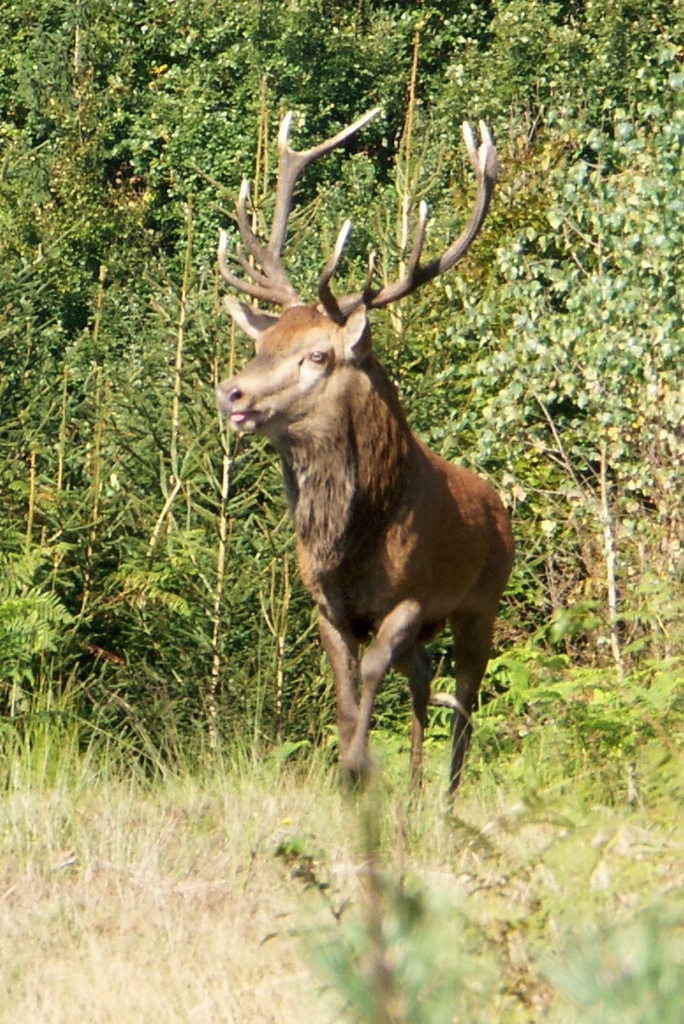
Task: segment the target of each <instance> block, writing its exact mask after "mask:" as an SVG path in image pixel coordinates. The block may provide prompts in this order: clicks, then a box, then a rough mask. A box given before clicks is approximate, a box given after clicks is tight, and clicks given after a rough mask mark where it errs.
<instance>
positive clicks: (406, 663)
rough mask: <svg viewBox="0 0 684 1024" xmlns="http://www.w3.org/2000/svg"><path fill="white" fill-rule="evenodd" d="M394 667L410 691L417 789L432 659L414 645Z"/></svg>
mask: <svg viewBox="0 0 684 1024" xmlns="http://www.w3.org/2000/svg"><path fill="white" fill-rule="evenodd" d="M396 667H397V668H398V669H399V671H400V672H402V673H403V674H404V675H405V676H406V678H407V679H408V684H409V689H410V690H411V702H412V704H413V714H412V716H411V785H412V786H413V787H414V788H417V787H418V786H420V783H421V774H422V768H423V738H424V736H425V729H426V727H427V708H428V703H429V701H430V681H431V680H432V659H431V658H430V655H429V654H428V652H427V651H426V650H425V648H424V647H423V646H422V644H414V646H413V647H412V648H411V649H410V651H407V652H406V654H405V655H404V656H403V658H400V659H399V660H398V661H397V662H396Z"/></svg>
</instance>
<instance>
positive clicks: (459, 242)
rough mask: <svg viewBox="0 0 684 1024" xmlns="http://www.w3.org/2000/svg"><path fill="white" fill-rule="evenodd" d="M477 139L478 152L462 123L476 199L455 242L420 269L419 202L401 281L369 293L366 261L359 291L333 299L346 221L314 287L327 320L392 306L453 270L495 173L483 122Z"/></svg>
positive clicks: (479, 219) (422, 218)
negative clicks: (333, 279)
mask: <svg viewBox="0 0 684 1024" xmlns="http://www.w3.org/2000/svg"><path fill="white" fill-rule="evenodd" d="M480 135H481V137H482V143H481V145H480V147H479V149H478V147H477V145H476V143H475V137H474V135H473V130H472V128H471V127H470V125H469V124H468V123H467V121H466V122H464V124H463V137H464V139H465V144H466V148H467V150H468V156H469V157H470V162H471V164H472V165H473V170H474V171H475V174H476V177H477V195H476V197H475V205H474V206H473V211H472V213H471V215H470V220H469V221H468V223H467V224H466V226H465V228H464V229H463V231H462V232H461V234H460V235H459V237H458V238H457V239H456V241H455V242H452V244H451V245H450V246H449V248H448V249H446V250H445V252H443V253H442V255H441V256H438V257H436V258H435V259H433V260H430V262H429V263H426V264H424V265H421V262H420V257H421V255H422V252H423V243H424V241H425V227H426V224H427V218H428V206H427V203H425V202H422V203H421V204H420V207H419V210H418V222H417V224H416V230H415V235H414V240H413V248H412V250H411V255H410V257H409V260H408V264H407V268H406V274H405V276H404V277H403V278H401V280H399V281H394V282H392V283H391V284H387V285H385V286H384V287H382V288H376V289H373V288H372V287H371V277H372V272H373V271H372V267H373V264H372V260H371V261H369V273H368V276H367V277H366V283H365V285H364V287H363V290H362V291H360V292H354V293H353V294H350V295H345V296H343V297H342V298H340V299H336V298H335V296H334V295H333V294H332V292H331V290H330V279H331V277H332V275H333V273H334V270H335V267H336V266H337V263H338V261H339V259H340V256H341V255H342V249H343V248H344V244H345V242H346V240H347V236H348V234H349V228H350V222H349V221H346V222H345V224H344V226H343V227H342V230H341V231H340V233H339V235H338V238H337V244H336V246H335V250H334V252H333V255H332V256H331V258H330V260H329V261H328V263H327V264H326V267H325V269H324V271H323V273H322V275H321V278H320V281H319V284H318V295H319V298H320V300H321V304H322V305H323V307H324V309H325V311H326V312H327V314H328V316H330V317H332V319H333V320H336V321H338V322H340V321H341V322H344V320H345V319H346V318H347V316H349V314H350V313H351V311H352V310H353V309H354V307H355V306H357V305H358V304H359V303H360V302H363V303H364V304H365V305H366V307H367V308H368V309H379V308H380V307H381V306H387V305H389V303H390V302H395V301H396V300H397V299H401V298H403V297H404V296H405V295H410V293H411V292H413V291H415V290H416V288H420V286H421V285H422V284H425V282H426V281H430V280H432V278H433V277H437V276H438V275H439V274H443V273H444V271H445V270H448V269H449V268H450V267H453V265H454V263H456V262H457V261H458V260H460V259H461V257H462V256H465V254H466V253H467V251H468V249H469V248H470V246H471V245H472V244H473V242H474V240H475V238H476V237H477V235H478V233H479V231H480V228H481V227H482V224H483V222H484V219H485V217H486V216H487V210H488V209H489V203H490V200H491V198H492V192H493V191H494V185H495V183H496V178H497V174H498V172H499V161H498V157H497V153H496V148H495V146H494V143H493V142H492V137H491V135H490V134H489V129H488V128H487V125H486V124H485V123H484V121H480Z"/></svg>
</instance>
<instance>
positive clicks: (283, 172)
mask: <svg viewBox="0 0 684 1024" xmlns="http://www.w3.org/2000/svg"><path fill="white" fill-rule="evenodd" d="M381 111H382V107H374V108H373V110H369V111H368V112H367V113H366V114H364V115H363V117H360V118H359V119H358V120H357V121H354V123H353V124H350V125H348V127H346V128H343V129H342V131H340V132H338V133H337V135H333V136H332V137H331V138H329V139H326V140H325V142H321V143H319V144H318V145H317V146H314V147H313V148H312V149H304V150H301V151H299V152H298V151H296V150H294V149H292V148H291V147H290V145H289V143H288V137H289V134H290V125H291V123H292V116H293V115H292V112H291V111H290V112H289V113H287V114H286V115H285V117H284V118H283V120H282V123H281V125H280V131H279V133H278V160H279V167H278V188H277V192H276V206H275V212H274V214H273V227H272V229H271V237H270V239H269V242H268V251H269V252H270V253H272V254H273V255H274V256H280V254H281V253H282V249H283V244H284V242H285V233H286V231H287V221H288V217H289V216H290V209H291V207H292V193H293V191H294V187H295V184H296V182H297V179H298V178H299V176H300V174H301V173H302V171H303V170H304V168H305V167H307V166H308V165H309V164H310V163H313V161H314V160H318V158H319V157H321V156H325V154H326V153H329V152H330V151H331V150H332V149H336V147H337V146H341V145H342V143H343V142H346V141H347V139H349V138H351V136H352V135H355V134H356V132H358V131H359V130H360V129H361V128H363V126H364V125H366V124H368V122H369V121H372V120H373V118H374V117H377V115H378V114H379V113H381Z"/></svg>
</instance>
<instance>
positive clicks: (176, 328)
mask: <svg viewBox="0 0 684 1024" xmlns="http://www.w3.org/2000/svg"><path fill="white" fill-rule="evenodd" d="M682 13H683V12H682V9H681V5H680V4H678V3H675V4H672V3H654V2H645V0H636V2H632V3H624V2H621V0H602V2H600V3H592V2H586V3H580V2H568V3H537V2H533V0H512V2H507V3H475V4H469V3H464V2H461V0H450V2H443V3H438V4H437V3H435V4H430V3H406V4H402V3H394V4H387V3H373V2H371V0H354V2H351V0H349V2H347V0H344V2H339V3H326V4H321V3H317V2H314V0H302V2H296V3H295V2H292V3H283V2H275V0H273V2H269V0H263V2H262V0H260V2H252V0H249V2H245V3H240V2H236V3H233V2H231V3H230V4H222V3H215V2H212V3H202V2H195V0H193V2H192V3H189V2H184V0H163V2H161V0H151V2H150V3H146V4H145V5H140V4H135V3H114V4H111V3H100V2H98V0H78V2H69V3H59V2H57V3H53V2H51V3H49V4H47V3H46V4H41V3H37V4H30V5H29V4H25V3H22V2H5V3H3V4H2V17H3V21H4V24H5V27H6V33H5V41H4V43H3V46H2V49H1V53H0V59H1V60H2V77H1V79H0V105H1V108H2V124H1V128H0V147H1V168H2V169H1V171H0V204H1V205H0V251H1V265H2V278H1V281H0V293H1V294H0V304H1V308H2V324H1V330H2V345H1V347H0V373H1V379H0V380H1V382H0V387H1V389H2V394H1V401H2V423H1V426H0V488H1V492H2V502H1V503H0V556H1V557H2V563H3V575H2V580H0V670H1V675H2V681H1V689H0V706H1V708H2V713H3V715H5V716H6V719H5V721H6V723H9V725H10V726H11V727H12V728H13V729H14V728H16V729H21V728H22V723H25V722H26V721H27V719H30V718H31V716H32V715H34V714H36V713H44V712H46V713H49V714H51V715H53V716H59V715H67V716H68V717H69V719H70V721H72V722H78V728H79V729H80V730H82V739H83V741H84V742H88V740H89V739H91V738H92V737H93V736H94V735H95V734H97V735H98V736H108V737H113V738H114V740H115V742H122V741H123V740H124V739H126V738H128V739H130V740H131V741H132V742H133V744H134V747H136V748H137V750H138V756H141V757H143V758H147V757H153V758H154V759H155V760H161V761H163V759H164V758H165V757H166V756H172V754H173V747H174V744H182V743H183V742H184V741H185V740H186V739H188V738H189V737H192V738H193V741H194V740H196V739H197V738H198V736H199V737H205V739H206V740H207V741H208V742H209V743H211V744H216V743H224V742H225V743H227V744H230V743H231V742H233V741H234V740H235V738H236V737H239V738H240V741H241V742H242V743H245V742H246V743H248V744H251V743H254V744H257V746H259V745H265V746H266V747H267V746H268V745H270V744H271V743H273V742H276V743H280V742H287V743H290V744H295V745H297V746H301V745H302V744H303V745H305V746H307V745H309V744H320V743H321V742H329V743H334V730H333V729H332V727H331V721H332V701H333V694H332V683H331V678H330V673H329V671H328V669H327V667H326V666H325V664H324V663H323V662H322V660H321V654H320V650H319V647H318V644H317V640H316V630H315V616H314V614H313V613H312V609H311V604H310V601H309V599H308V598H307V596H306V595H305V593H304V592H303V588H302V586H301V584H300V583H299V580H298V577H297V573H296V569H295V564H294V544H293V535H292V530H291V527H290V524H289V522H288V518H287V514H286V508H285V501H284V497H283V488H282V485H281V480H280V474H279V467H278V464H277V459H276V458H275V457H274V454H273V453H272V451H270V450H269V448H268V446H267V445H266V444H265V443H262V442H260V441H259V440H255V439H253V438H249V439H247V440H244V441H240V440H236V439H235V438H234V437H231V436H228V435H227V433H226V432H225V429H224V427H223V426H222V424H221V423H220V421H219V418H218V416H217V412H216V407H215V400H214V385H215V383H216V381H217V380H218V379H219V378H220V377H221V376H222V375H224V374H225V373H226V372H227V371H229V370H230V369H231V368H232V367H233V366H235V365H240V364H241V363H243V362H244V361H245V360H246V359H247V358H248V356H249V344H248V342H247V341H246V339H244V338H243V337H241V336H237V337H236V336H235V334H234V333H233V332H232V328H231V326H230V323H229V320H228V317H227V316H226V314H225V312H224V311H223V309H222V302H221V286H220V284H219V280H218V277H217V270H216V259H215V250H216V240H217V236H218V231H219V229H220V228H227V229H228V230H229V232H232V234H233V235H234V234H235V222H234V216H233V209H234V198H235V195H236V192H237V190H238V188H239V184H240V181H241V179H242V177H243V176H248V177H250V178H252V179H254V187H253V193H254V197H255V209H256V216H257V217H258V218H259V219H260V220H261V221H263V219H264V218H265V220H266V221H268V216H269V205H270V203H271V201H272V194H273V193H272V187H273V172H274V160H275V157H274V153H273V143H274V137H275V133H276V130H277V125H278V122H279V118H280V116H281V115H282V112H283V111H285V110H287V109H293V110H294V111H296V112H297V120H296V122H295V128H294V136H293V137H294V144H295V145H296V146H298V147H299V148H304V147H305V146H307V145H309V144H312V143H313V142H315V141H317V140H320V139H322V138H324V137H327V136H329V135H331V134H334V133H335V132H336V131H337V130H338V129H339V128H340V127H341V126H343V125H345V124H347V123H349V122H351V121H352V120H353V119H354V118H355V117H357V116H358V115H359V114H361V113H363V112H364V111H365V110H367V109H369V108H370V107H372V106H374V105H376V104H380V105H382V107H383V109H384V111H385V115H384V118H382V119H378V120H376V121H374V122H373V123H371V124H370V125H369V126H368V127H367V128H366V129H364V131H363V132H362V133H361V134H360V136H359V137H358V138H357V139H355V140H354V141H353V143H351V144H350V145H348V146H347V147H346V148H347V150H348V151H347V152H343V153H334V154H332V155H330V156H329V157H328V158H326V160H323V161H320V162H318V163H317V164H316V165H315V166H314V167H312V168H310V169H309V171H308V172H307V174H306V176H305V180H304V182H303V185H302V187H301V189H300V193H299V198H298V205H297V210H296V216H295V218H294V221H293V226H292V231H291V238H290V243H289V246H288V251H287V259H288V262H289V266H290V272H291V275H292V278H293V279H294V280H295V281H297V283H298V286H299V287H301V289H302V291H303V293H304V294H312V290H313V288H314V282H315V281H316V280H317V275H318V273H319V271H320V268H321V266H322V264H323V262H324V260H325V259H327V256H328V255H329V252H330V249H331V247H332V245H333V243H334V239H335V237H336V234H337V231H338V229H339V226H340V224H341V222H342V221H343V219H344V218H346V217H347V216H350V217H352V219H353V222H354V230H353V234H352V239H351V242H350V244H349V246H348V252H347V255H346V257H345V260H344V262H343V265H342V268H341V273H340V275H339V276H340V277H341V281H340V285H341V286H342V287H349V289H350V290H351V289H352V288H353V287H355V285H356V283H357V282H359V281H360V280H362V278H363V275H364V267H365V261H366V257H367V253H368V251H369V249H371V248H377V249H379V251H380V253H381V263H380V273H381V275H383V276H385V277H391V276H393V275H395V274H396V267H397V264H398V262H399V261H400V260H401V258H402V255H403V254H404V252H405V249H406V245H407V244H410V222H411V212H412V210H413V208H414V207H415V205H416V203H417V201H419V200H420V199H423V198H425V199H427V200H428V201H429V203H430V205H431V210H432V217H431V222H430V230H429V246H430V247H431V248H432V249H433V250H434V251H437V250H440V249H441V248H443V247H444V245H445V243H446V242H447V240H448V239H450V238H452V237H453V236H454V235H455V233H456V232H457V231H458V230H459V225H460V224H461V223H462V221H463V218H464V217H465V216H466V213H467V210H468V207H469V203H470V201H471V196H472V192H473V180H472V174H471V171H470V168H469V167H468V163H467V158H466V156H465V153H464V147H463V144H462V140H461V136H460V124H461V122H462V121H463V120H465V119H469V120H470V121H471V122H473V123H476V122H477V120H478V119H479V118H481V117H482V118H484V119H486V121H487V122H488V124H489V125H490V126H491V128H492V130H493V132H494V135H495V138H496V140H497V144H498V148H499V151H500V156H501V165H502V172H501V179H500V183H499V186H498V188H497V192H496V198H495V202H494V204H493V208H492V211H491V213H490V215H489V218H488V221H487V225H486V228H485V231H484V232H483V235H482V237H481V238H480V239H478V242H477V244H476V246H475V247H474V248H473V250H472V252H471V253H470V254H469V256H468V258H467V260H466V261H464V263H463V264H461V265H460V266H459V267H458V268H457V270H456V271H455V272H454V273H451V274H448V275H446V276H445V277H444V279H442V280H440V281H439V282H438V283H436V284H434V285H433V286H431V287H430V288H429V289H426V290H425V292H424V293H423V294H420V295H417V296H414V297H412V298H410V299H409V300H408V301H407V302H405V303H403V304H402V307H401V309H399V310H396V311H392V312H388V313H386V314H385V313H380V314H378V315H376V316H375V317H374V337H375V344H376V348H377V350H378V352H379V354H380V356H381V358H382V359H383V360H384V361H385V362H386V363H387V364H388V365H389V367H390V369H391V372H392V375H393V377H394V378H395V379H396V380H397V381H398V383H399V387H400V390H401V394H402V398H403V401H404V404H405V406H406V408H407V410H408V414H409V418H410V421H411V423H412V424H413V426H414V427H415V429H416V430H417V431H418V433H419V434H420V435H421V436H422V437H423V438H425V440H426V441H428V443H430V444H431V445H432V446H433V447H434V448H436V449H437V450H438V451H440V452H441V453H442V454H443V455H446V456H447V457H449V458H453V459H456V460H459V461H460V462H461V463H463V464H465V465H468V466H471V467H473V468H474V469H476V470H477V471H478V472H481V473H483V474H484V475H486V476H487V477H488V478H489V479H490V480H491V481H492V482H493V483H494V484H495V485H496V486H497V487H498V489H499V490H500V492H501V493H502V495H503V496H504V498H505V500H506V502H507V504H508V505H509V507H510V509H511V512H512V516H513V521H514V525H515V532H516V537H517V544H518V558H517V563H516V568H515V571H514V574H513V579H512V582H511V585H510V587H509V590H508V593H507V596H506V600H505V603H504V607H503V611H502V618H501V624H500V628H499V632H498V634H497V640H496V653H497V654H498V658H497V659H496V660H495V662H494V666H493V671H492V673H491V675H490V677H489V682H488V684H487V686H486V689H485V696H484V701H485V708H484V716H483V717H487V716H488V717H489V719H491V723H490V724H491V725H492V729H491V735H492V741H493V742H494V743H495V745H496V743H499V742H501V735H500V728H499V727H501V726H502V725H503V727H504V731H505V729H506V724H505V723H506V721H507V719H508V716H509V714H510V712H511V710H512V709H513V708H515V709H517V710H518V711H520V710H523V709H524V710H525V712H526V713H527V714H528V717H529V718H530V723H529V724H530V726H532V725H534V724H535V723H536V722H541V723H543V720H544V718H545V716H546V715H547V712H548V708H547V707H546V704H547V702H548V701H551V702H552V703H554V701H555V700H556V699H558V698H562V700H561V702H562V703H563V702H566V699H567V698H568V697H569V696H571V695H570V694H569V693H566V692H564V691H563V692H561V691H555V692H553V687H554V685H555V683H557V682H558V681H559V680H558V679H557V678H556V677H557V676H559V673H560V676H563V673H564V671H565V670H566V669H567V668H568V667H569V666H571V665H572V666H575V667H578V668H580V669H582V670H584V671H583V672H580V674H579V675H575V676H573V683H572V686H571V687H570V688H571V689H572V688H573V687H575V686H577V687H578V688H579V692H578V693H575V694H574V696H575V697H577V698H578V700H579V704H580V705H582V707H583V714H585V715H586V716H588V717H589V718H591V717H592V715H594V716H595V717H597V719H598V720H599V724H601V722H602V720H603V717H604V716H605V715H606V714H608V717H610V709H609V708H607V707H606V703H607V704H608V705H610V704H611V703H615V701H618V702H620V701H621V700H622V698H621V697H620V696H619V693H620V688H618V687H616V686H615V680H616V679H617V680H620V679H622V680H623V681H624V678H625V676H629V677H630V679H632V680H636V681H637V683H638V687H637V690H636V693H637V694H638V697H639V699H640V700H644V699H647V700H650V701H651V702H655V704H656V705H657V707H658V708H659V709H661V710H662V709H664V708H666V707H669V706H670V704H671V702H672V699H673V694H674V693H676V692H677V690H678V681H680V680H681V656H682V645H681V640H682V628H681V611H682V600H681V584H682V571H683V566H682V558H681V553H682V505H681V493H682V485H683V483H684V480H683V476H684V470H683V468H682V455H683V454H684V436H683V433H682V418H683V416H684V389H683V386H682V381H681V365H682V359H683V358H684V353H683V345H684V335H683V331H682V312H681V290H682V281H681V275H682V259H681V254H682V239H683V232H684V218H683V217H682V209H683V198H682V196H683V189H682V176H683V174H684V171H683V162H682V146H683V144H684V108H683V105H682V97H683V91H682V90H683V86H684V78H683V76H682V63H681V60H682V49H681V46H682V24H684V22H683V19H682ZM436 655H437V658H438V662H437V664H438V665H440V664H442V662H446V660H447V647H446V646H444V647H443V648H440V647H439V645H438V646H437V648H436ZM560 676H559V678H560ZM563 678H564V681H563V682H562V683H560V685H561V690H563V687H565V690H567V689H568V686H569V684H568V682H567V678H565V677H563ZM540 685H541V686H542V689H541V690H540V689H539V688H538V687H539V686H540ZM621 692H622V693H624V692H626V691H625V690H624V687H623V688H622V691H621ZM577 703H578V702H577V701H575V705H576V706H575V710H577ZM407 707H408V703H407V695H406V694H405V692H404V691H403V689H402V688H401V687H400V686H398V685H395V684H393V683H390V684H388V685H387V686H386V687H385V688H384V691H383V695H382V696H381V698H380V701H379V703H378V714H377V723H378V725H380V726H382V727H385V728H388V729H390V730H396V731H398V732H400V733H401V734H402V735H403V733H404V731H405V728H406V711H407ZM623 710H624V708H623ZM556 711H557V708H555V709H554V712H553V713H554V714H555V713H556ZM642 726H643V723H641V722H640V720H634V721H632V722H631V724H630V726H629V728H626V727H625V723H624V722H622V723H621V725H620V727H619V728H617V729H616V728H609V729H608V735H612V737H613V741H614V743H615V744H616V746H617V747H618V748H620V750H622V748H623V747H624V745H625V744H626V743H629V742H630V736H631V737H632V739H634V738H635V734H634V730H636V731H637V732H638V731H639V729H640V728H642ZM436 727H437V733H438V734H439V733H440V720H439V719H438V720H437V722H436ZM509 731H511V738H512V740H513V741H514V740H515V734H516V732H518V731H519V730H518V727H517V725H516V726H515V727H514V728H513V729H512V730H509ZM441 732H442V733H443V732H444V728H442V729H441ZM497 735H498V736H499V738H498V739H495V737H496V736H497ZM602 742H603V743H604V744H605V743H607V742H608V739H607V738H606V736H605V735H604V737H603V741H602ZM494 753H495V751H494Z"/></svg>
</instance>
